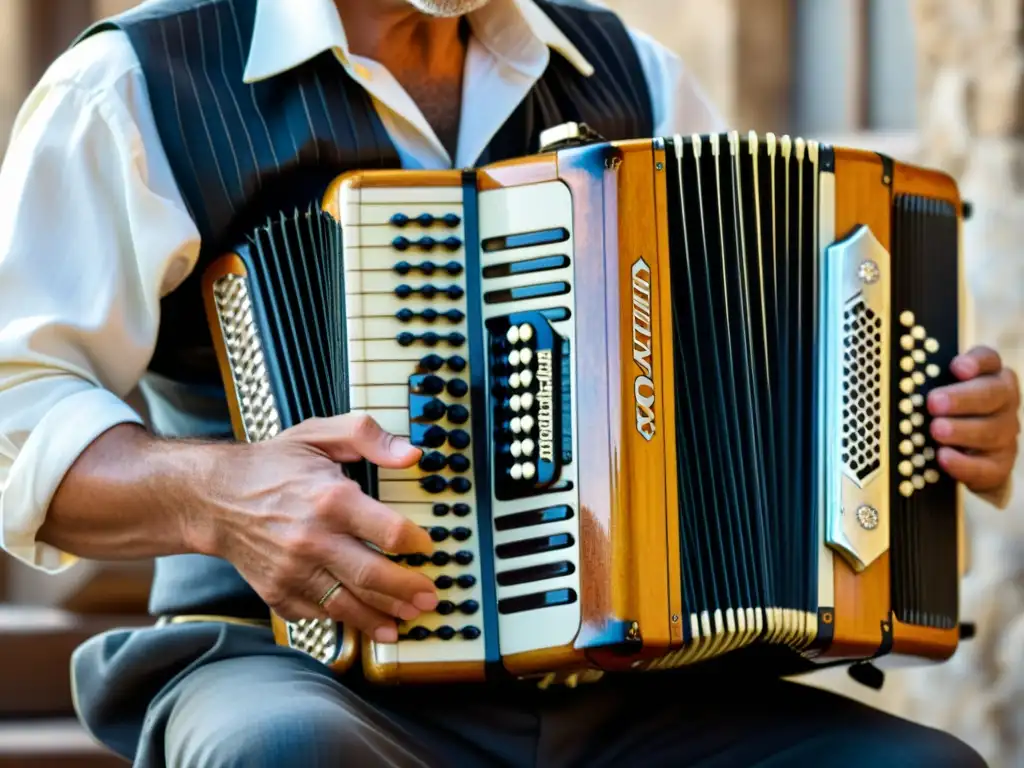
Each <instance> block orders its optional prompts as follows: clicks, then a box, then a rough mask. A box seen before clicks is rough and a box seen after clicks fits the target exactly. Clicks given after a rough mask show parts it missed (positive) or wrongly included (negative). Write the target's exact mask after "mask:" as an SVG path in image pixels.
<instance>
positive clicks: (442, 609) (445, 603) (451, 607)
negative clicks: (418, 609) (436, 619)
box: [434, 600, 455, 616]
mask: <svg viewBox="0 0 1024 768" xmlns="http://www.w3.org/2000/svg"><path fill="white" fill-rule="evenodd" d="M434 610H435V611H437V612H438V613H439V614H441V615H442V616H448V615H450V614H452V613H455V603H453V602H452V601H451V600H441V601H440V602H439V603H438V604H437V608H435V609H434Z"/></svg>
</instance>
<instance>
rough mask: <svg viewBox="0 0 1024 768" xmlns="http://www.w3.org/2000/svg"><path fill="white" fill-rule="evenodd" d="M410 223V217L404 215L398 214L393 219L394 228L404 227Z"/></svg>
mask: <svg viewBox="0 0 1024 768" xmlns="http://www.w3.org/2000/svg"><path fill="white" fill-rule="evenodd" d="M408 223H409V217H408V216H406V215H405V214H404V213H396V214H395V215H394V216H392V217H391V224H392V226H395V227H404V226H405V225H406V224H408Z"/></svg>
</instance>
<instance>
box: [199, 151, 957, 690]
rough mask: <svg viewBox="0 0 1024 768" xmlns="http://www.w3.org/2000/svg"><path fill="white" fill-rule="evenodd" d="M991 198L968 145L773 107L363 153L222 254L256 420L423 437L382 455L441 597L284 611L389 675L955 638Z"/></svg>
mask: <svg viewBox="0 0 1024 768" xmlns="http://www.w3.org/2000/svg"><path fill="white" fill-rule="evenodd" d="M961 219H962V204H961V201H960V199H959V195H958V190H957V187H956V185H955V184H954V182H953V181H952V180H951V179H950V178H949V177H947V176H946V175H944V174H941V173H937V172H934V171H931V170H927V169H923V168H919V167H914V166H911V165H906V164H901V163H899V162H894V161H892V160H890V159H889V158H886V157H884V156H880V155H878V154H874V153H870V152H865V151H859V150H855V149H847V148H841V147H832V146H826V145H820V144H817V143H815V142H811V141H805V140H803V139H791V138H790V137H776V136H773V135H771V134H767V135H757V134H753V133H752V134H750V135H746V136H744V135H740V134H736V133H732V134H723V135H706V136H674V137H665V138H659V139H654V140H636V141H627V142H601V141H599V142H596V143H591V144H587V145H582V146H564V147H562V148H559V149H554V150H551V151H546V152H542V153H541V154H538V155H536V156H532V157H527V158H523V159H521V160H516V161H512V162H505V163H499V164H495V165H491V166H486V167H482V168H479V169H476V170H472V171H451V172H423V171H398V172H385V171H367V172H355V173H349V174H345V175H344V176H341V177H340V178H338V179H337V180H336V181H335V182H334V183H333V184H332V185H331V186H330V188H329V190H328V191H327V193H326V195H325V196H324V198H323V201H322V204H320V205H317V206H314V207H313V208H311V209H310V210H308V211H297V212H295V213H288V214H282V215H281V216H280V217H279V218H278V219H275V220H273V221H271V222H269V223H268V225H267V226H266V227H264V228H262V229H260V230H259V231H258V232H256V233H254V234H253V236H252V238H251V240H250V241H249V242H248V243H246V244H245V245H244V246H240V247H239V248H238V249H237V252H235V253H231V254H227V255H225V256H224V257H223V258H221V259H220V260H219V261H217V262H216V263H215V264H213V265H212V267H211V268H210V269H209V270H208V271H207V273H206V275H205V282H204V292H205V295H206V302H207V308H208V312H209V319H210V322H211V328H212V329H213V336H214V341H215V346H216V348H217V351H218V355H219V356H220V359H221V364H222V370H223V373H224V381H225V384H226V388H227V391H228V396H229V401H230V404H231V408H232V413H233V419H234V425H235V431H236V435H237V437H238V439H240V440H248V441H255V440H262V439H268V438H270V437H273V435H275V434H277V433H278V432H279V431H280V430H282V429H285V428H287V427H289V426H292V425H294V424H297V423H299V422H301V421H302V420H304V419H307V418H310V417H313V416H328V415H333V414H338V413H344V412H348V411H356V412H363V413H368V414H370V415H372V416H373V417H374V418H375V419H376V420H377V421H379V423H380V424H381V425H382V426H383V427H384V428H386V429H388V430H390V431H392V432H393V433H395V434H399V435H408V436H410V438H411V439H412V441H413V442H414V443H416V444H417V445H419V446H421V447H422V448H423V451H424V454H423V459H422V461H421V463H420V466H418V467H415V468H413V469H410V470H405V471H393V470H377V469H375V468H373V467H363V468H362V471H361V473H360V474H359V477H360V478H361V480H362V482H363V483H364V487H365V488H366V489H367V490H368V492H369V493H371V494H373V495H374V496H376V497H377V498H380V499H381V500H383V501H384V502H386V503H388V504H389V505H391V506H392V507H393V508H394V509H396V510H398V511H399V512H401V513H402V514H404V515H406V516H407V517H409V518H410V519H412V520H414V521H415V522H416V523H418V524H420V525H422V526H425V527H427V528H429V529H430V531H431V534H432V536H433V538H434V540H435V541H436V542H437V544H436V549H435V551H434V552H432V553H423V554H422V555H420V556H413V557H407V558H397V559H399V560H401V561H403V562H404V563H405V565H406V566H407V567H410V568H420V569H423V570H424V571H425V572H427V573H428V574H429V575H430V576H431V577H432V578H434V579H435V580H436V583H437V585H438V587H439V590H440V594H441V597H442V603H441V605H440V606H439V608H438V611H437V612H436V613H434V614H432V615H426V616H422V617H421V618H420V619H418V620H417V621H415V622H412V623H411V624H405V625H400V628H401V632H402V637H401V639H400V640H399V642H397V643H395V644H386V645H382V644H377V643H375V642H371V641H370V640H369V639H368V638H360V637H356V634H355V633H354V632H352V631H351V630H347V629H345V628H343V627H337V626H334V625H332V624H331V623H330V622H320V621H306V622H297V623H289V622H285V621H282V620H280V619H278V618H277V617H274V625H275V632H276V635H277V638H278V641H279V642H280V643H282V644H286V645H290V646H293V647H295V648H298V649H300V650H302V651H304V652H306V653H309V654H312V655H313V656H315V657H316V658H318V659H320V660H321V661H323V662H324V663H325V664H328V665H330V666H332V667H333V668H335V669H336V670H338V671H339V672H340V671H344V670H346V669H348V668H349V667H351V666H352V665H353V664H355V663H360V662H359V659H360V657H361V664H362V667H363V669H364V671H365V673H366V674H367V676H368V677H370V678H371V679H373V680H376V681H378V682H386V683H396V682H401V683H413V682H428V681H429V682H444V681H449V680H451V681H456V680H460V681H465V680H484V679H486V678H488V677H490V676H492V675H511V676H516V677H536V678H540V679H542V680H545V681H551V680H552V679H562V680H565V679H568V680H569V681H570V682H575V681H576V680H577V679H579V677H578V676H579V675H581V674H582V675H583V679H586V677H587V676H591V675H593V674H595V673H598V674H599V673H600V672H601V671H608V670H615V671H626V670H638V671H646V670H658V669H666V668H670V667H679V666H682V665H688V664H696V663H706V662H709V661H712V660H714V661H716V662H719V663H726V664H728V663H731V662H732V660H736V663H737V664H739V663H743V660H747V661H752V663H753V664H755V665H757V666H760V667H767V668H772V667H773V665H774V667H777V668H778V670H779V671H780V673H791V672H793V671H799V670H800V669H813V668H816V667H817V666H819V665H822V664H829V663H836V662H840V661H856V660H864V659H872V658H874V659H876V660H878V661H884V660H891V661H895V662H897V663H898V662H900V661H904V662H912V661H941V660H944V659H946V658H948V657H949V656H950V655H951V654H953V652H954V651H955V649H956V648H957V644H958V641H959V580H960V575H961V572H962V571H961V565H962V563H961V560H962V550H961V546H962V530H961V521H962V512H961V489H960V487H959V486H958V484H956V483H955V482H954V481H953V480H952V479H950V478H949V477H948V476H946V475H944V474H943V473H942V471H941V469H940V468H939V466H938V465H937V463H936V461H935V452H936V446H935V445H934V443H933V441H932V440H931V438H930V435H929V421H930V419H929V415H928V412H927V408H926V404H925V403H926V398H927V394H928V392H929V390H931V389H932V388H934V387H936V386H939V385H942V384H945V383H947V382H948V381H951V378H950V374H949V372H948V371H949V363H950V361H951V360H952V358H953V357H954V356H955V355H956V354H957V352H958V349H959V347H960V340H959V338H958V337H959V335H960V332H961V324H960V321H959V319H958V313H959V309H960V307H961V305H962V300H961V296H960V295H959V291H960V290H961V287H962V277H961V274H960V269H961V254H960V249H961V245H960V242H961V239H960V229H961ZM352 469H353V471H357V470H359V469H360V468H358V467H356V468H352ZM794 665H795V666H794Z"/></svg>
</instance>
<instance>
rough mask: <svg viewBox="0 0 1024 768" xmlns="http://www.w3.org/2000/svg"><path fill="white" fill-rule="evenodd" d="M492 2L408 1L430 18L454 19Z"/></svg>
mask: <svg viewBox="0 0 1024 768" xmlns="http://www.w3.org/2000/svg"><path fill="white" fill-rule="evenodd" d="M490 1H491V0H406V2H408V3H409V5H411V6H412V7H414V8H415V9H416V10H418V11H420V12H422V13H425V14H427V15H428V16H442V17H446V18H452V17H454V16H462V15H464V14H467V13H472V12H473V11H475V10H477V9H479V8H483V7H484V6H485V5H487V3H489V2H490Z"/></svg>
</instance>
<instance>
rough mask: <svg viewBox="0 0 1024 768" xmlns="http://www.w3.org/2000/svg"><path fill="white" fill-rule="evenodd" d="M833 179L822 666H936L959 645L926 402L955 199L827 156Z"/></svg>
mask: <svg viewBox="0 0 1024 768" xmlns="http://www.w3.org/2000/svg"><path fill="white" fill-rule="evenodd" d="M833 173H834V177H833V182H832V183H833V184H834V190H835V191H834V197H835V201H834V203H835V207H834V211H835V213H834V234H835V241H834V243H833V244H832V245H831V246H827V247H826V248H825V249H824V252H823V259H824V264H825V269H826V270H827V271H828V270H831V271H832V273H833V274H832V275H830V276H829V277H830V278H831V279H829V280H826V290H825V295H824V297H823V298H824V304H823V306H824V307H825V312H826V313H827V315H828V317H829V318H831V321H832V322H834V323H837V324H838V323H841V324H842V327H841V328H839V327H836V328H835V332H836V334H837V335H838V336H837V337H841V338H842V339H843V347H842V354H843V360H842V363H841V365H842V371H841V373H840V374H839V375H838V376H833V377H832V383H833V385H835V386H838V387H839V391H841V394H842V406H841V407H842V413H841V416H837V415H835V414H832V418H829V417H827V416H826V418H825V420H824V423H825V425H826V428H828V426H829V425H831V426H832V429H833V431H832V432H831V433H830V434H829V436H828V437H827V438H826V445H833V446H834V445H835V441H836V440H837V439H838V440H839V446H840V448H839V451H833V452H832V454H831V455H832V458H833V460H835V458H836V456H837V455H838V459H839V467H838V469H839V470H840V471H835V469H833V470H832V471H829V470H828V469H827V468H826V471H825V472H824V474H823V477H824V478H825V486H826V491H825V499H826V516H827V517H828V519H829V526H828V529H829V543H830V547H831V548H832V550H833V552H834V555H835V556H834V558H833V570H834V579H833V586H834V602H835V616H834V625H833V638H832V643H831V645H830V646H829V647H828V648H827V649H826V650H825V651H824V652H823V653H822V654H821V658H822V659H824V660H828V659H830V658H854V659H856V658H880V659H884V663H886V664H899V663H901V662H903V661H909V660H911V659H913V660H915V661H921V660H933V661H940V660H944V659H946V658H948V657H949V656H950V655H951V654H952V653H953V652H954V651H955V649H956V647H957V643H958V639H959V616H958V600H959V577H960V572H959V568H958V561H959V555H958V553H959V548H960V537H961V525H962V523H961V521H962V491H961V489H960V487H959V485H958V484H956V483H955V482H954V481H953V480H952V479H951V478H949V477H948V476H947V475H945V474H944V473H943V472H942V471H941V469H940V467H939V466H938V464H937V460H936V453H937V450H938V446H937V444H936V443H935V441H934V440H933V439H932V438H931V436H930V431H929V429H930V416H929V413H928V408H927V398H928V393H929V392H930V391H931V390H932V389H933V388H935V387H937V386H942V385H944V384H946V383H949V382H951V381H952V374H951V373H950V372H949V364H950V362H951V361H952V359H953V357H954V356H955V355H956V354H957V353H958V351H959V345H960V339H959V334H960V331H959V320H958V313H959V307H960V305H961V301H960V296H959V291H960V285H961V275H960V268H961V267H960V235H959V226H960V224H959V220H960V211H961V204H960V199H959V194H958V191H957V188H956V185H955V183H953V182H952V180H951V179H950V178H949V177H948V176H946V175H945V174H942V173H938V172H934V171H930V170H927V169H923V168H919V167H916V166H911V165H907V164H901V163H898V162H894V161H893V160H891V159H890V158H888V157H885V156H882V155H878V154H875V153H870V152H863V151H858V150H851V149H844V148H838V149H836V150H835V153H834V171H833ZM854 270H855V271H856V280H855V281H853V280H851V279H850V278H852V277H853V275H854ZM844 277H845V278H847V279H846V281H845V283H844ZM853 282H859V283H860V286H859V288H858V290H856V291H844V288H843V286H844V285H847V286H848V285H851V284H852V283H853ZM826 322H828V320H826ZM826 327H827V325H826ZM834 367H835V366H833V368H834ZM823 378H824V379H825V380H826V381H828V380H829V378H830V377H829V376H824V377H823ZM872 382H874V383H872ZM826 391H827V389H826ZM831 402H833V403H838V400H836V399H835V398H832V399H831ZM838 407H839V406H837V409H838ZM829 438H831V441H832V442H829V441H828V440H829Z"/></svg>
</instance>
